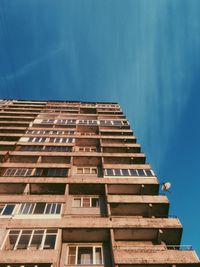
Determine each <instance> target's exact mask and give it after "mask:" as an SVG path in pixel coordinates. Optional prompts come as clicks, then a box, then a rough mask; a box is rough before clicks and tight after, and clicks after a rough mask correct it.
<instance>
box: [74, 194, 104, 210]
mask: <svg viewBox="0 0 200 267" xmlns="http://www.w3.org/2000/svg"><path fill="white" fill-rule="evenodd" d="M76 198H80V199H81V205H80V207H76V206H75V205H74V203H75V199H76ZM84 198H88V199H89V200H90V206H89V207H84V206H83V202H84ZM92 199H98V204H99V205H98V206H96V207H92ZM99 206H100V203H99V197H94V196H74V197H73V204H72V207H73V208H99Z"/></svg>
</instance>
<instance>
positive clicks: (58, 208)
mask: <svg viewBox="0 0 200 267" xmlns="http://www.w3.org/2000/svg"><path fill="white" fill-rule="evenodd" d="M60 211H61V204H57V209H56V214H60Z"/></svg>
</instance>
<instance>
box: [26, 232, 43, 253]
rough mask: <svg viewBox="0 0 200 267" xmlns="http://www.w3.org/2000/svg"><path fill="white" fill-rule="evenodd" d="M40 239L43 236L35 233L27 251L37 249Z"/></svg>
mask: <svg viewBox="0 0 200 267" xmlns="http://www.w3.org/2000/svg"><path fill="white" fill-rule="evenodd" d="M42 237H43V234H37V231H35V233H34V235H33V238H32V240H31V244H30V246H29V249H31V250H35V249H39V248H40V246H41V243H42Z"/></svg>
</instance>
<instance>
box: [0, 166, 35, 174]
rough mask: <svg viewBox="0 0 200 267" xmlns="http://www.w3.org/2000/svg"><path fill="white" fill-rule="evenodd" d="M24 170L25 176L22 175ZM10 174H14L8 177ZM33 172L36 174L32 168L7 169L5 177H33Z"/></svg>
mask: <svg viewBox="0 0 200 267" xmlns="http://www.w3.org/2000/svg"><path fill="white" fill-rule="evenodd" d="M23 170H25V173H24V174H22V172H23ZM9 172H13V173H11V174H9V175H8V174H7V173H9ZM20 172H21V173H20ZM29 172H30V173H29ZM33 172H34V169H32V168H7V169H6V171H5V172H4V174H3V176H31V175H33ZM27 174H28V175H27Z"/></svg>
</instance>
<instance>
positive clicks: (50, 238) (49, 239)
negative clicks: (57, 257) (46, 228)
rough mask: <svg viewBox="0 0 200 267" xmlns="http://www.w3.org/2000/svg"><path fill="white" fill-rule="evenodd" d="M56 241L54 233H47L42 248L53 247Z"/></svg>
mask: <svg viewBox="0 0 200 267" xmlns="http://www.w3.org/2000/svg"><path fill="white" fill-rule="evenodd" d="M55 242H56V235H47V236H46V238H45V242H44V247H43V249H54V247H55Z"/></svg>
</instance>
